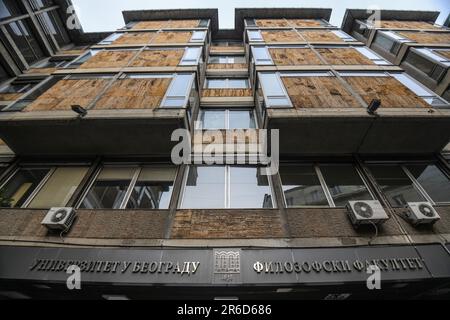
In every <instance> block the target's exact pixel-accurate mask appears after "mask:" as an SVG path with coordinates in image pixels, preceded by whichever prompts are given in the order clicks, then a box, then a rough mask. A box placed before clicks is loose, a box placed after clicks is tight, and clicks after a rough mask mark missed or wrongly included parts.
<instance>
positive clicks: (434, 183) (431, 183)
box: [406, 164, 450, 203]
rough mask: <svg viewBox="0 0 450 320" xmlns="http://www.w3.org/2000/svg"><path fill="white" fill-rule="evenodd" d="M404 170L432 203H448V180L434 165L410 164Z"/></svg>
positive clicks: (449, 184) (449, 200) (449, 191)
mask: <svg viewBox="0 0 450 320" xmlns="http://www.w3.org/2000/svg"><path fill="white" fill-rule="evenodd" d="M406 168H407V169H408V171H409V172H410V173H411V175H412V176H413V177H414V179H416V181H417V182H418V183H419V184H420V186H421V187H422V188H424V189H425V191H426V193H427V194H428V195H429V196H430V197H431V199H433V201H434V202H436V203H438V202H450V180H449V179H448V177H447V176H446V175H445V174H444V173H443V172H442V171H441V170H440V169H439V168H438V167H437V166H436V165H434V164H429V165H426V164H424V165H422V164H410V165H406Z"/></svg>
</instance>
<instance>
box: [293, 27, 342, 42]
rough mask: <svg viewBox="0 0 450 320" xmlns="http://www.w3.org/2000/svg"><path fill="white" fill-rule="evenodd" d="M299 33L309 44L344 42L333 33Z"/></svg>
mask: <svg viewBox="0 0 450 320" xmlns="http://www.w3.org/2000/svg"><path fill="white" fill-rule="evenodd" d="M299 33H300V34H301V36H302V37H303V38H304V39H305V40H306V41H309V42H344V40H342V39H341V38H339V37H338V36H337V35H335V34H334V33H333V32H331V31H325V30H324V31H322V30H308V31H306V30H303V31H299Z"/></svg>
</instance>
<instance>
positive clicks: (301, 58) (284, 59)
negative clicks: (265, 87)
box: [269, 48, 323, 66]
mask: <svg viewBox="0 0 450 320" xmlns="http://www.w3.org/2000/svg"><path fill="white" fill-rule="evenodd" d="M269 52H270V55H271V56H272V60H273V62H274V63H275V65H277V66H295V65H305V64H309V65H320V64H323V63H322V61H320V59H319V57H318V56H317V55H316V54H315V53H314V51H312V50H311V49H309V48H269Z"/></svg>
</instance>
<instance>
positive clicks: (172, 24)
mask: <svg viewBox="0 0 450 320" xmlns="http://www.w3.org/2000/svg"><path fill="white" fill-rule="evenodd" d="M199 24H200V20H171V21H169V24H168V25H167V26H165V28H187V29H188V28H198V25H199Z"/></svg>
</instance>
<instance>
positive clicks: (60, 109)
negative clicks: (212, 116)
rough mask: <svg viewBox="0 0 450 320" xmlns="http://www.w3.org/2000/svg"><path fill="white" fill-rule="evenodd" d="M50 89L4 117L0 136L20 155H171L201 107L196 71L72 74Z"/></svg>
mask: <svg viewBox="0 0 450 320" xmlns="http://www.w3.org/2000/svg"><path fill="white" fill-rule="evenodd" d="M47 86H48V88H47V89H46V90H41V91H43V93H41V92H37V93H36V97H33V94H31V95H30V96H27V98H26V99H23V100H19V101H18V102H17V103H15V104H13V105H12V106H11V107H10V108H8V111H9V112H3V113H1V114H0V122H1V126H0V127H1V129H0V137H1V138H2V139H4V140H5V141H6V142H7V143H8V145H9V146H10V147H11V149H12V150H13V151H14V152H15V153H16V154H20V155H97V154H102V155H145V154H153V155H166V156H167V155H170V151H171V148H172V146H173V145H174V143H172V142H171V141H170V137H171V134H172V131H173V130H175V129H177V128H187V127H188V120H187V119H188V113H189V112H190V109H191V108H195V107H196V106H197V104H198V92H197V90H196V85H195V83H194V75H193V74H192V73H186V74H167V75H161V74H159V75H158V74H157V75H152V74H127V75H125V76H122V77H120V78H118V79H116V78H115V77H113V76H105V75H104V76H86V75H72V76H69V77H64V78H62V77H59V78H58V77H56V78H54V79H53V80H51V81H50V82H49V83H48V84H47ZM75 105H76V106H80V107H82V108H84V109H85V110H86V111H87V114H86V115H85V116H79V115H77V114H76V113H75V112H74V111H72V110H71V108H72V106H75ZM68 145H70V148H69V149H68V148H67V146H68Z"/></svg>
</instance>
